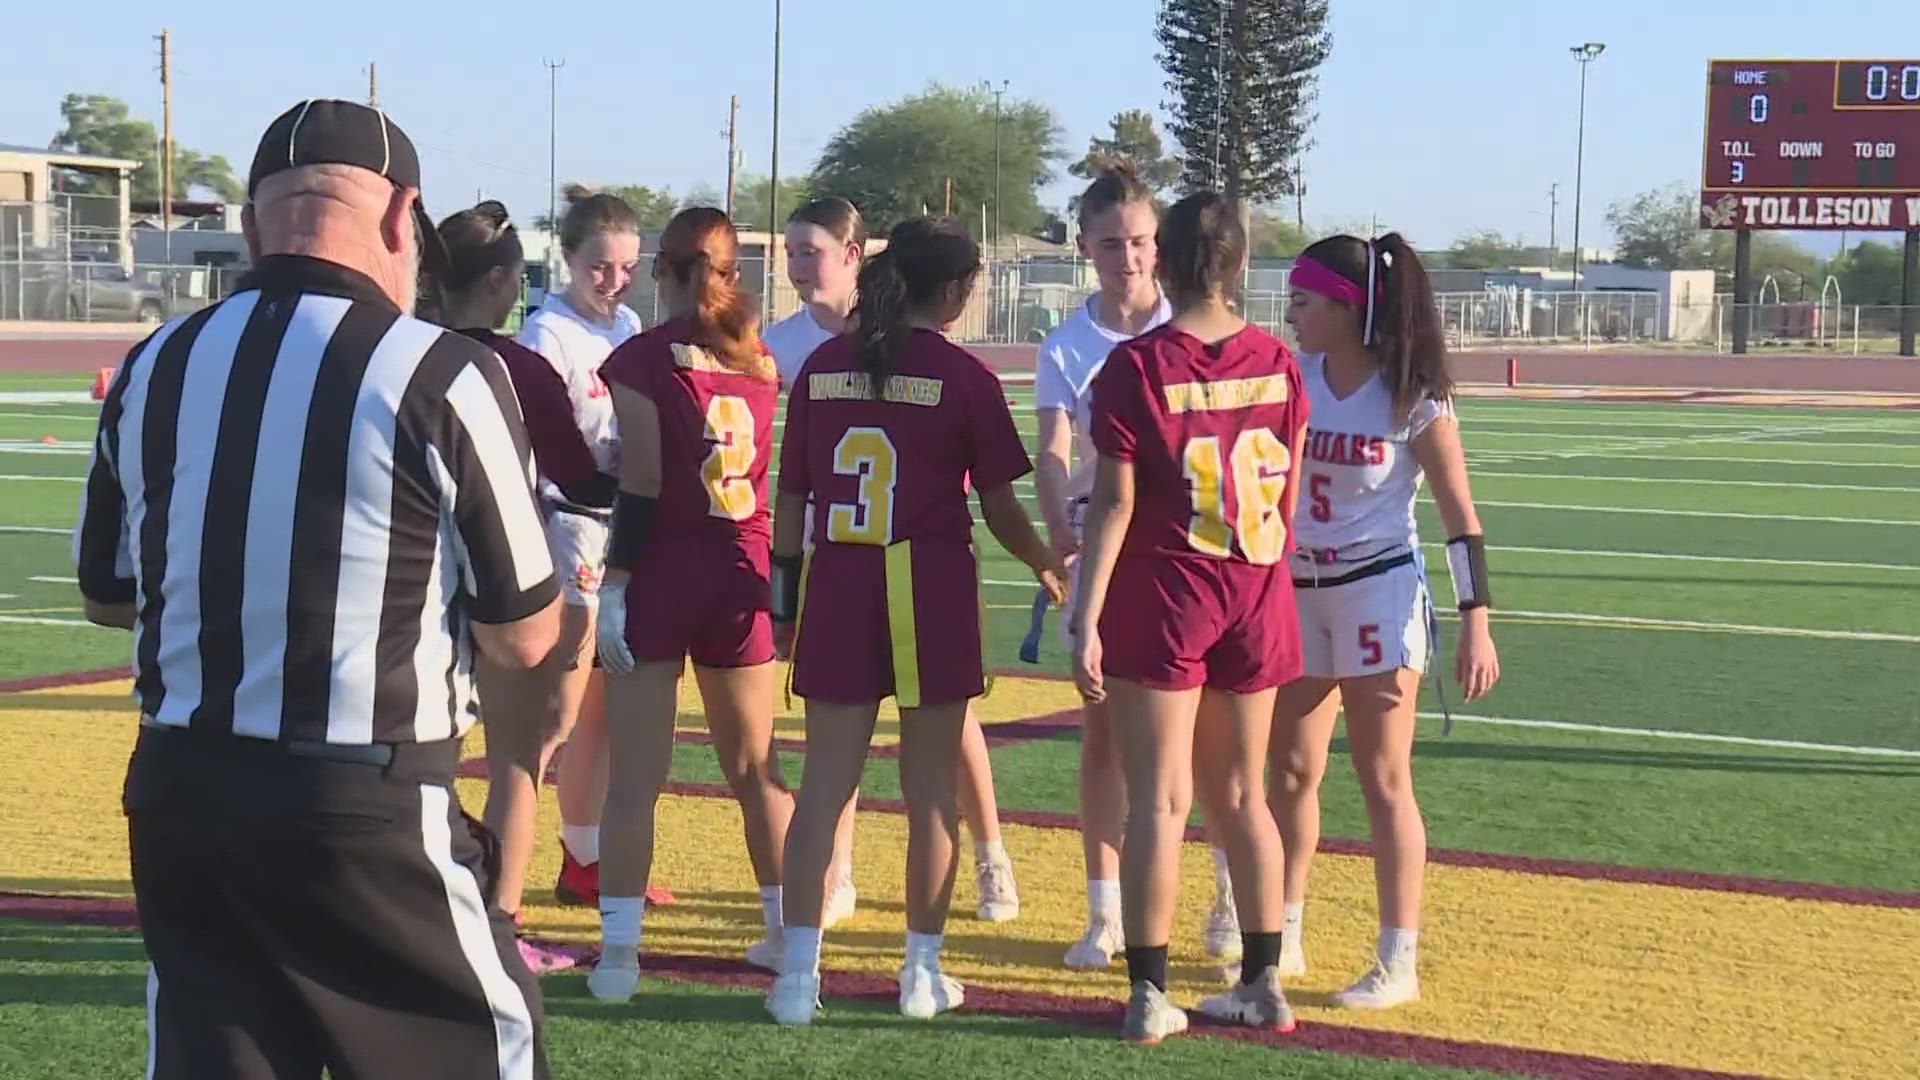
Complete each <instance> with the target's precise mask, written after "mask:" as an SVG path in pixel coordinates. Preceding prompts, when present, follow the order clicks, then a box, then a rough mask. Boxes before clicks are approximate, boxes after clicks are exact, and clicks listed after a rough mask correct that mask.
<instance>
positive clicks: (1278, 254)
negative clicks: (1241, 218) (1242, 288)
mask: <svg viewBox="0 0 1920 1080" xmlns="http://www.w3.org/2000/svg"><path fill="white" fill-rule="evenodd" d="M1314 239H1315V237H1314V235H1313V234H1312V233H1310V232H1307V231H1304V230H1302V229H1301V228H1300V227H1299V226H1298V225H1296V224H1295V223H1294V221H1293V218H1292V217H1291V216H1290V215H1288V214H1284V213H1279V212H1276V211H1275V210H1274V209H1273V208H1272V207H1268V206H1256V207H1254V208H1253V211H1252V215H1251V222H1250V231H1249V232H1248V234H1247V247H1248V250H1249V251H1250V252H1251V253H1252V255H1253V257H1254V258H1256V259H1283V258H1288V257H1291V256H1294V255H1298V254H1300V252H1301V251H1302V250H1304V249H1305V248H1306V246H1307V245H1308V244H1311V243H1313V241H1314Z"/></svg>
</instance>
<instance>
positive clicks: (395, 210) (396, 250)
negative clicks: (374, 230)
mask: <svg viewBox="0 0 1920 1080" xmlns="http://www.w3.org/2000/svg"><path fill="white" fill-rule="evenodd" d="M419 197H420V189H419V188H409V187H395V188H394V189H393V194H392V195H390V196H389V197H388V198H387V208H386V209H385V210H384V211H382V212H381V214H380V243H381V244H382V245H384V246H385V247H386V249H387V253H388V254H390V255H394V256H396V257H397V256H400V255H404V254H405V253H406V252H407V251H408V250H410V245H412V244H415V243H418V242H419V238H418V237H415V236H414V235H413V203H414V200H416V199H418V198H419Z"/></svg>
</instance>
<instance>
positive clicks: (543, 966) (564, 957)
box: [514, 937, 580, 976]
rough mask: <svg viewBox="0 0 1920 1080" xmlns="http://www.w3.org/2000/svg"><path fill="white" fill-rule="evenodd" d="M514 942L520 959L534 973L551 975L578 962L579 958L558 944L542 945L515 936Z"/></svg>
mask: <svg viewBox="0 0 1920 1080" xmlns="http://www.w3.org/2000/svg"><path fill="white" fill-rule="evenodd" d="M514 944H516V945H518V946H519V948H520V960H521V962H522V963H524V964H526V965H527V970H528V971H531V972H533V973H534V975H536V976H539V975H551V974H553V973H554V972H556V971H566V970H568V969H569V968H572V967H574V966H575V965H577V964H579V963H580V958H579V957H578V956H576V955H574V953H573V952H572V951H571V950H569V949H566V948H564V947H563V946H559V945H543V944H540V943H538V942H532V941H528V940H527V939H526V938H523V937H515V938H514Z"/></svg>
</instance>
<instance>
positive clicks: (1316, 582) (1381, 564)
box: [1293, 551, 1413, 589]
mask: <svg viewBox="0 0 1920 1080" xmlns="http://www.w3.org/2000/svg"><path fill="white" fill-rule="evenodd" d="M1412 564H1413V552H1411V551H1403V552H1401V553H1400V554H1398V555H1393V556H1389V557H1388V558H1385V559H1375V560H1374V561H1373V562H1370V563H1367V564H1366V565H1364V566H1359V567H1355V568H1354V569H1352V570H1349V571H1347V572H1346V573H1344V574H1341V575H1339V576H1338V577H1321V578H1294V579H1293V587H1294V588H1296V589H1331V588H1333V587H1334V586H1336V585H1351V584H1353V583H1354V582H1356V581H1365V580H1366V579H1368V578H1370V577H1379V576H1380V575H1381V574H1384V573H1386V572H1387V571H1389V570H1398V569H1400V568H1401V567H1403V566H1411V565H1412Z"/></svg>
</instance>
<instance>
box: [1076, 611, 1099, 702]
mask: <svg viewBox="0 0 1920 1080" xmlns="http://www.w3.org/2000/svg"><path fill="white" fill-rule="evenodd" d="M1100 660H1101V653H1100V632H1099V631H1098V630H1095V629H1093V628H1091V627H1089V628H1088V629H1087V632H1086V633H1084V634H1076V635H1074V637H1073V685H1074V686H1076V687H1078V688H1079V689H1080V697H1081V698H1082V699H1083V700H1085V701H1086V703H1087V704H1089V705H1098V704H1100V703H1101V702H1103V701H1105V700H1107V687H1106V677H1105V675H1104V673H1102V671H1101V670H1100Z"/></svg>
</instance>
